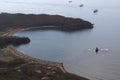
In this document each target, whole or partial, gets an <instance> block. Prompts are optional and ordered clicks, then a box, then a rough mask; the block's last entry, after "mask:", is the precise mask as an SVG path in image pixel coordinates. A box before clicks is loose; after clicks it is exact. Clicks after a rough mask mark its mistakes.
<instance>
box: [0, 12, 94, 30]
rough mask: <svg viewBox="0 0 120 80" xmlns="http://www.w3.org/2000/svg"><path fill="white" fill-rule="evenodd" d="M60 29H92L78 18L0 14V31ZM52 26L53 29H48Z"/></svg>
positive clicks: (89, 24)
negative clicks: (31, 28) (9, 29)
mask: <svg viewBox="0 0 120 80" xmlns="http://www.w3.org/2000/svg"><path fill="white" fill-rule="evenodd" d="M38 26H48V27H42V28H48V29H51V28H52V29H60V30H80V29H86V28H93V24H91V23H90V22H88V21H84V20H82V19H79V18H69V17H64V16H60V15H48V14H38V15H35V14H20V13H18V14H9V13H1V14H0V30H4V29H8V28H24V27H38ZM49 26H54V27H49Z"/></svg>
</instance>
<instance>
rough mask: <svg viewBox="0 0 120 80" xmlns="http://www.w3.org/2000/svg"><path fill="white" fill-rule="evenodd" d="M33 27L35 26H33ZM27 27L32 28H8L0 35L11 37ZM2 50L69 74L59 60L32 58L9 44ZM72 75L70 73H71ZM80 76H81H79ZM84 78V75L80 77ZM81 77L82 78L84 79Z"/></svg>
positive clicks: (28, 61) (29, 61)
mask: <svg viewBox="0 0 120 80" xmlns="http://www.w3.org/2000/svg"><path fill="white" fill-rule="evenodd" d="M33 28H35V27H33ZM36 28H39V27H36ZM29 29H32V27H30V28H18V29H13V30H12V29H11V30H9V31H8V32H7V33H4V34H3V35H2V36H3V37H8V36H9V37H12V36H14V34H15V33H17V32H21V31H25V30H29ZM3 51H8V52H15V53H18V56H19V57H20V58H21V59H24V60H26V61H27V63H35V64H36V63H39V64H41V65H47V66H52V67H57V68H59V69H60V71H62V72H63V73H64V74H71V73H69V72H67V71H66V70H65V68H64V64H63V63H59V62H53V61H47V60H43V59H37V58H34V57H31V56H29V55H26V54H25V53H24V52H21V51H18V50H17V49H16V48H15V47H14V46H12V45H10V46H7V47H6V48H4V49H3ZM16 69H19V68H18V67H16ZM71 75H72V74H71ZM80 77H81V76H80ZM82 78H84V77H82ZM84 79H85V80H89V79H87V78H84ZM84 79H83V80H84Z"/></svg>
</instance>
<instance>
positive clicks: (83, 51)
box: [0, 0, 120, 80]
mask: <svg viewBox="0 0 120 80" xmlns="http://www.w3.org/2000/svg"><path fill="white" fill-rule="evenodd" d="M0 1H1V3H0V12H11V13H26V14H28V13H35V14H41V13H47V14H59V15H64V16H67V17H74V18H82V19H84V20H87V21H90V22H92V23H93V24H94V28H93V29H89V30H82V31H77V32H63V31H55V30H40V29H32V30H27V31H23V32H19V33H17V34H16V35H18V36H27V37H30V39H31V43H30V44H28V45H24V46H20V47H19V48H18V50H20V51H23V52H25V53H26V54H28V55H31V56H33V57H36V58H41V59H45V60H50V61H58V62H63V63H64V66H65V68H66V70H68V71H69V72H72V73H75V74H78V75H81V76H85V77H87V78H90V79H91V80H120V49H119V48H120V37H119V34H120V27H119V26H120V16H119V14H120V1H119V0H106V1H104V0H86V1H85V0H73V2H72V3H68V1H67V0H48V1H42V2H41V1H38V0H34V1H33V0H31V1H28V0H26V1H23V0H18V1H14V0H9V1H7V0H6V1H4V0H0ZM80 4H84V7H82V8H80V7H79V5H80ZM94 9H98V13H96V14H94V13H93V10H94ZM95 47H98V48H100V49H106V48H107V49H109V50H108V51H106V50H101V51H99V52H98V53H97V54H96V53H95V52H94V51H93V50H94V49H95ZM91 50H92V51H91Z"/></svg>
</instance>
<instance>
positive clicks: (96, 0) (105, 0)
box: [0, 0, 120, 5]
mask: <svg viewBox="0 0 120 80" xmlns="http://www.w3.org/2000/svg"><path fill="white" fill-rule="evenodd" d="M68 1H69V0H0V3H1V2H4V3H26V4H29V3H67V2H68ZM72 1H73V4H74V3H75V4H76V3H78V4H81V3H84V4H86V5H119V4H120V0H72Z"/></svg>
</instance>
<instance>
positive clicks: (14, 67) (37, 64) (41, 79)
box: [0, 46, 88, 80]
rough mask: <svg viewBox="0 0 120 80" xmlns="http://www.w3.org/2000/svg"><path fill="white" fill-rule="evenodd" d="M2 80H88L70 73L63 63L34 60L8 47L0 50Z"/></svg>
mask: <svg viewBox="0 0 120 80" xmlns="http://www.w3.org/2000/svg"><path fill="white" fill-rule="evenodd" d="M0 80H88V79H86V78H83V77H80V76H77V75H74V74H71V73H68V72H66V71H65V69H64V67H63V64H62V63H57V62H50V61H45V60H41V59H36V58H32V57H30V56H27V55H25V54H23V53H21V52H19V51H17V50H16V49H15V47H13V46H8V47H6V48H4V49H1V50H0Z"/></svg>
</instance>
